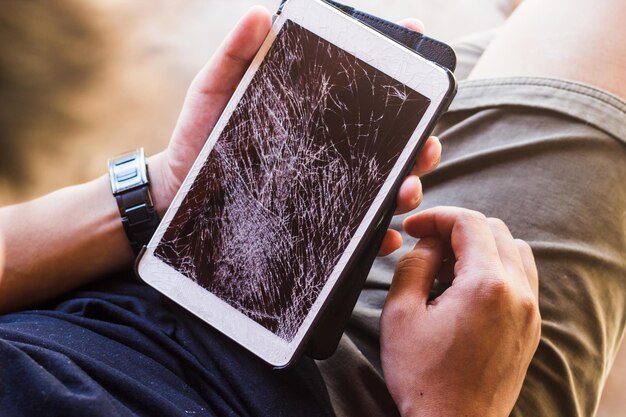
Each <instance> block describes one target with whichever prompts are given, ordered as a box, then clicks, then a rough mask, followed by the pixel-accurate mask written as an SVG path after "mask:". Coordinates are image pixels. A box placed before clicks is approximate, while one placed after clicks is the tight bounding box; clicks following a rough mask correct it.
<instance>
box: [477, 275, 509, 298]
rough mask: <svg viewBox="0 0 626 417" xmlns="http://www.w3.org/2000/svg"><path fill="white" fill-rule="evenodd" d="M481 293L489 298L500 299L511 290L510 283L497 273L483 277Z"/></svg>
mask: <svg viewBox="0 0 626 417" xmlns="http://www.w3.org/2000/svg"><path fill="white" fill-rule="evenodd" d="M482 287H483V288H482V291H483V295H484V297H485V298H487V299H489V300H502V299H503V298H505V297H506V296H508V295H509V293H510V292H511V288H510V284H509V283H508V282H507V281H506V280H505V279H504V278H503V277H502V276H501V275H499V274H491V275H488V276H487V277H485V278H483V286H482Z"/></svg>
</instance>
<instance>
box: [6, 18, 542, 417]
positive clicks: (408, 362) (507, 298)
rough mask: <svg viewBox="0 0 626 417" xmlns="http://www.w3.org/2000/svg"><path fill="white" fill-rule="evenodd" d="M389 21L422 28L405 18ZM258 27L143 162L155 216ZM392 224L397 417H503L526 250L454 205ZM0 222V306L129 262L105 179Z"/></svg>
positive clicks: (404, 206)
mask: <svg viewBox="0 0 626 417" xmlns="http://www.w3.org/2000/svg"><path fill="white" fill-rule="evenodd" d="M402 24H404V25H405V26H407V27H410V28H412V29H415V30H420V31H421V30H423V25H422V24H421V22H419V21H417V20H414V19H409V20H405V21H403V22H402ZM269 28H270V15H269V14H268V12H267V11H265V10H264V9H261V8H253V9H251V10H250V11H249V12H248V13H247V14H246V15H245V16H244V17H243V18H242V19H241V21H240V22H239V23H238V25H237V26H236V27H235V29H234V30H233V31H232V32H231V34H230V35H229V36H228V37H227V39H226V40H225V41H224V43H223V44H222V46H221V48H220V49H219V51H218V52H217V53H216V54H215V56H214V57H213V58H212V59H211V60H210V61H209V63H208V64H207V65H206V66H205V67H204V68H203V69H202V70H201V71H200V73H199V74H198V75H197V77H196V78H195V79H194V81H193V83H192V85H191V87H190V89H189V92H188V94H187V97H186V99H185V103H184V106H183V109H182V112H181V115H180V117H179V120H178V123H177V125H176V128H175V130H174V133H173V136H172V139H171V142H170V144H169V146H168V148H167V149H166V150H165V151H163V152H162V153H160V154H157V155H155V156H154V157H152V158H150V160H149V175H150V178H151V182H152V184H151V190H152V195H153V199H154V202H155V206H156V207H157V210H158V211H159V212H160V213H161V214H163V212H164V211H165V210H166V208H167V207H168V206H169V204H170V202H171V200H172V198H173V196H174V195H175V193H176V191H177V190H178V188H179V187H180V184H181V182H182V181H183V179H184V177H185V175H186V173H187V172H188V170H189V168H190V167H191V165H192V163H193V161H194V160H195V157H196V155H197V154H198V152H199V150H200V148H201V147H202V145H203V144H204V141H205V140H206V138H207V137H208V135H209V134H210V132H211V130H212V129H213V127H214V126H215V123H216V121H217V119H218V117H219V116H220V114H221V113H222V111H223V109H224V107H225V105H226V103H227V101H228V99H229V98H230V96H231V95H232V93H233V91H234V89H235V88H236V86H237V84H238V83H239V81H240V79H241V77H242V75H243V73H244V72H245V70H246V68H247V67H248V65H249V63H250V62H251V60H252V58H253V56H254V55H255V53H256V51H257V50H258V48H259V46H260V45H261V42H262V41H263V39H264V38H265V35H266V34H267V32H268V30H269ZM440 156H441V144H440V143H439V141H438V139H437V138H434V137H431V138H429V139H428V141H427V143H426V144H425V147H424V150H423V152H422V154H421V156H420V157H419V160H418V161H417V162H416V164H415V167H414V168H413V171H412V173H411V174H410V175H409V176H408V177H407V178H406V179H405V180H404V182H403V184H402V186H401V188H400V190H399V193H398V196H397V213H404V212H407V211H409V210H412V209H414V208H415V207H417V206H418V205H419V203H420V202H421V199H422V188H421V183H420V181H419V176H420V175H422V174H424V173H426V172H429V171H431V170H432V169H434V168H435V167H436V166H437V164H438V163H439V160H440ZM405 228H406V230H407V232H408V233H409V234H411V235H413V236H415V237H420V238H422V239H421V240H420V242H419V243H418V245H417V246H416V247H415V249H414V250H413V251H412V252H410V253H409V254H408V255H406V256H405V257H404V258H402V261H401V262H400V263H399V265H398V269H397V271H396V274H395V276H394V280H393V284H392V287H391V290H390V293H389V297H388V300H387V302H386V304H385V308H384V310H383V315H382V318H381V359H382V364H383V370H384V374H385V378H386V381H387V384H388V387H389V390H390V392H391V395H392V396H393V398H394V400H395V401H396V403H397V405H398V407H399V409H400V410H401V412H402V414H403V415H404V416H418V415H419V416H458V415H466V416H505V415H508V412H509V411H510V410H511V408H512V406H513V404H514V402H515V399H516V398H517V395H518V394H519V390H520V387H521V384H522V381H523V379H524V375H525V373H526V369H527V367H528V364H529V362H530V358H531V357H532V354H533V352H534V350H535V349H536V346H537V343H538V339H539V331H540V330H539V312H538V307H537V272H536V268H535V266H534V260H533V258H532V253H531V252H530V248H529V247H528V245H526V244H525V243H523V242H521V241H516V240H514V239H513V238H512V237H511V235H510V233H509V232H508V229H506V226H504V224H503V223H502V222H499V221H497V220H495V219H486V218H485V217H484V216H482V215H480V214H478V213H474V212H469V211H467V210H463V209H458V208H438V209H431V210H428V211H426V212H423V213H421V214H418V215H416V216H412V217H410V218H408V219H407V220H406V222H405ZM0 230H1V231H2V232H3V234H4V236H5V238H6V242H8V243H7V246H6V264H5V265H4V275H2V278H1V279H0V312H8V311H12V310H17V309H23V308H27V307H29V306H34V305H37V304H39V303H41V302H42V301H45V300H47V299H49V298H51V297H54V296H56V295H60V294H62V293H64V292H67V291H69V290H71V289H73V288H76V287H78V286H81V285H83V284H86V283H88V282H91V281H93V280H95V279H98V278H100V277H102V276H103V275H104V274H106V273H110V272H114V271H117V270H120V269H122V268H128V267H130V266H131V264H132V261H133V256H132V253H131V250H130V248H129V246H128V242H127V241H126V237H125V235H124V232H123V229H122V227H121V224H120V219H119V213H118V210H117V205H116V203H115V200H114V198H113V197H112V196H111V192H110V189H109V184H108V179H107V177H105V176H103V177H100V178H98V179H96V180H94V181H91V182H89V183H86V184H81V185H77V186H74V187H70V188H66V189H63V190H59V191H57V192H55V193H52V194H49V195H47V196H44V197H42V198H40V199H38V200H34V201H32V202H29V203H25V204H20V205H16V206H11V207H5V208H2V209H0ZM401 243H402V239H401V237H400V234H399V233H398V232H395V231H388V233H387V235H386V237H385V240H384V242H383V245H382V247H381V249H380V254H381V255H385V254H388V253H391V252H393V251H394V250H396V249H398V248H399V247H400V245H401ZM444 247H451V248H452V251H453V253H454V255H455V259H456V265H455V277H454V280H453V282H452V284H453V285H452V287H451V288H450V289H449V290H447V291H446V292H445V293H444V295H442V296H441V297H439V298H438V299H437V300H436V301H435V302H432V303H429V302H427V294H428V290H429V289H430V286H431V285H432V282H433V280H434V276H435V273H436V272H437V270H438V268H439V266H440V264H441V261H442V257H443V255H442V253H443V248H444ZM0 267H2V254H1V251H0ZM0 271H2V268H0ZM494 340H497V341H498V342H497V343H494ZM468 346H470V347H471V349H468ZM416 357H419V358H420V360H419V361H418V360H416Z"/></svg>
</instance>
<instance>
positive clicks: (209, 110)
mask: <svg viewBox="0 0 626 417" xmlns="http://www.w3.org/2000/svg"><path fill="white" fill-rule="evenodd" d="M400 24H402V25H403V26H405V27H407V28H409V29H412V30H416V31H419V32H421V31H423V25H422V23H421V22H419V21H418V20H415V19H405V20H403V21H401V22H400ZM270 27H271V16H270V13H269V12H268V11H267V10H265V9H264V8H262V7H253V8H251V9H250V10H249V11H248V13H246V14H245V15H244V16H243V17H242V18H241V20H240V21H239V22H238V23H237V25H236V26H235V28H234V29H233V30H232V31H231V33H230V34H229V35H228V36H227V38H226V39H225V40H224V42H223V43H222V45H221V47H220V48H219V50H218V51H217V52H216V53H215V55H214V56H213V57H212V58H211V59H210V60H209V62H208V63H207V64H206V65H205V66H204V67H203V68H202V70H201V71H200V72H199V73H198V75H197V76H196V77H195V79H194V80H193V82H192V84H191V86H190V88H189V91H188V92H187V96H186V98H185V103H184V105H183V109H182V111H181V113H180V116H179V118H178V122H177V124H176V128H175V130H174V133H173V135H172V139H171V141H170V144H169V146H168V148H167V149H166V150H165V151H164V152H161V153H160V154H157V155H155V156H153V157H151V158H150V160H149V171H150V178H151V182H152V196H153V199H154V202H155V207H156V208H157V210H158V211H159V214H160V215H161V216H162V215H163V213H164V212H165V210H166V209H167V207H168V206H169V205H170V203H171V201H172V199H173V198H174V195H175V194H176V192H177V191H178V189H179V188H180V185H181V184H182V182H183V180H184V179H185V176H186V175H187V173H188V171H189V169H190V168H191V166H192V165H193V162H194V161H195V159H196V157H197V156H198V154H199V152H200V149H201V148H202V146H203V145H204V143H205V141H206V139H207V138H208V136H209V134H210V133H211V131H212V130H213V128H214V126H215V124H216V122H217V120H218V119H219V117H220V115H221V114H222V111H223V110H224V108H225V107H226V104H227V103H228V101H229V100H230V97H231V96H232V94H233V92H234V91H235V89H236V88H237V85H238V84H239V82H240V80H241V78H242V76H243V75H244V73H245V72H246V70H247V68H248V66H249V65H250V63H251V62H252V59H253V58H254V56H255V55H256V53H257V51H258V49H259V47H260V46H261V44H262V42H263V40H264V39H265V37H266V36H267V33H268V31H269V30H270ZM440 157H441V143H440V142H439V140H438V139H437V138H436V137H430V138H429V139H428V140H427V142H426V143H425V145H424V147H423V149H422V152H421V153H420V157H419V159H418V160H417V161H416V163H415V166H414V168H413V170H412V172H411V174H410V175H409V176H408V177H407V178H406V179H405V180H404V182H403V184H402V186H401V187H400V190H399V192H398V197H397V203H396V205H397V209H396V214H402V213H406V212H409V211H411V210H413V209H415V208H416V207H417V206H418V205H419V203H420V202H421V200H422V185H421V183H420V180H419V176H420V175H423V174H425V173H427V172H430V171H432V170H433V169H435V168H436V167H437V165H438V163H439V159H440ZM401 245H402V237H401V235H400V233H399V232H398V231H396V230H388V231H387V234H386V236H385V239H384V240H383V243H382V245H381V248H380V251H379V256H385V255H388V254H390V253H392V252H394V251H395V250H397V249H399V248H400V246H401Z"/></svg>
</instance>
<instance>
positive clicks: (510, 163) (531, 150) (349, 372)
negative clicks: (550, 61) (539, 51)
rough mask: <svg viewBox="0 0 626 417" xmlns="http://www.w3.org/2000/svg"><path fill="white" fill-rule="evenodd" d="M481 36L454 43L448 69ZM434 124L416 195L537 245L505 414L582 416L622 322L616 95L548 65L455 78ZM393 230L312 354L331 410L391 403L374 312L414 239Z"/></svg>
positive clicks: (622, 172) (624, 254)
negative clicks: (320, 351) (350, 309)
mask: <svg viewBox="0 0 626 417" xmlns="http://www.w3.org/2000/svg"><path fill="white" fill-rule="evenodd" d="M490 38H491V34H484V35H480V36H477V37H474V38H469V39H467V40H466V41H463V42H461V43H459V44H458V45H456V46H455V49H456V50H457V54H458V56H459V68H458V70H457V77H458V78H464V77H465V76H466V75H467V74H468V73H469V71H470V70H471V67H472V66H473V64H474V63H475V62H476V60H477V59H478V58H479V57H480V54H481V53H482V51H483V50H484V47H485V46H486V44H487V43H488V41H489V39H490ZM435 133H436V134H437V135H439V137H440V138H441V141H442V144H443V159H442V163H441V165H440V167H439V168H438V169H437V170H436V171H435V172H433V173H432V174H429V175H427V176H425V177H424V178H423V184H424V202H423V203H422V205H421V207H420V209H424V208H429V207H433V206H437V205H454V206H461V207H466V208H470V209H474V210H478V211H481V212H483V213H485V214H486V215H487V216H493V217H498V218H501V219H502V220H504V221H505V222H506V223H507V225H508V226H509V227H510V229H511V231H512V233H513V235H514V236H515V237H519V238H522V239H525V240H526V241H528V242H529V243H530V245H531V246H532V248H533V252H534V254H535V257H536V259H537V264H538V268H539V281H540V282H539V284H540V296H539V302H540V308H541V314H542V337H541V343H540V345H539V348H538V350H537V353H536V354H535V357H534V358H533V361H532V363H531V365H530V369H529V371H528V375H527V377H526V381H525V383H524V386H523V389H522V392H521V395H520V397H519V400H518V402H517V404H516V406H515V408H514V410H513V413H512V415H513V416H528V417H530V416H533V417H534V416H567V417H576V416H592V415H593V414H594V413H595V410H596V408H597V405H598V402H599V399H600V394H601V389H602V386H603V383H604V381H605V379H606V377H607V375H608V373H609V370H610V367H611V364H612V362H613V359H614V357H615V355H616V353H617V350H618V348H619V345H620V342H621V340H622V337H623V334H624V326H625V322H626V103H624V102H623V101H622V100H620V99H618V98H616V97H614V96H612V95H610V94H608V93H605V92H603V91H600V90H597V89H594V88H591V87H588V86H584V85H581V84H577V83H572V82H568V81H563V80H556V79H545V78H521V77H515V78H500V79H489V80H473V81H461V82H460V85H459V92H458V95H457V97H456V98H455V100H454V102H453V104H452V106H451V107H450V111H449V112H448V113H447V114H446V115H445V116H444V117H443V118H442V120H441V121H440V123H439V125H438V127H437V129H436V132H435ZM402 219H403V218H401V217H399V218H396V219H395V220H394V222H393V224H392V226H393V227H394V228H396V229H398V230H400V229H401V222H402ZM404 238H405V247H403V249H402V250H400V251H399V252H398V253H397V254H394V255H392V256H389V257H387V258H382V259H379V260H378V261H377V262H376V263H375V265H374V267H373V269H372V271H371V273H370V276H369V278H368V282H367V286H366V288H365V289H364V291H363V292H362V294H361V298H360V300H359V303H358V305H357V307H356V309H355V311H354V313H353V316H352V319H351V322H350V325H349V328H348V329H347V331H346V332H345V335H344V337H343V339H342V341H341V344H340V347H339V349H338V351H337V352H336V354H335V355H334V356H333V357H332V358H330V359H329V360H326V361H320V362H318V366H319V368H320V370H321V372H322V375H323V377H324V380H325V381H326V384H327V386H328V389H329V393H330V396H331V399H332V402H333V407H334V408H335V411H336V413H337V415H338V416H394V415H397V414H398V412H397V410H396V408H395V406H394V403H393V401H392V400H391V397H390V396H389V393H388V392H387V390H386V387H385V384H384V381H383V379H382V373H381V369H380V360H379V342H378V334H379V333H378V320H379V317H380V313H381V308H382V305H383V302H384V299H385V296H386V292H387V288H388V286H389V283H390V280H391V277H392V274H393V270H394V266H395V264H396V262H397V261H398V258H399V257H400V256H401V255H402V254H403V253H405V252H406V251H407V250H408V249H409V248H410V247H411V246H412V245H413V244H414V243H415V240H414V239H412V238H410V237H408V236H406V235H405V236H404ZM416 360H419V357H418V358H416Z"/></svg>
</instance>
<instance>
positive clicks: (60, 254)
mask: <svg viewBox="0 0 626 417" xmlns="http://www.w3.org/2000/svg"><path fill="white" fill-rule="evenodd" d="M0 231H1V233H2V234H3V235H4V241H5V251H6V252H5V268H4V274H3V275H2V278H1V279H0V312H7V311H11V310H16V309H21V308H26V307H31V306H34V305H36V304H38V303H40V302H42V301H44V300H46V299H49V298H51V297H54V296H57V295H60V294H62V293H64V292H66V291H68V290H71V289H73V288H76V287H78V286H80V285H83V284H85V283H88V282H90V281H93V280H95V279H96V278H98V277H100V276H102V275H104V274H106V273H108V272H112V271H115V270H118V269H120V268H123V267H127V266H130V265H131V263H132V260H133V254H132V251H131V249H130V246H129V244H128V241H127V239H126V235H125V234H124V230H123V228H122V225H121V222H120V214H119V211H118V209H117V205H116V202H115V198H114V197H113V196H112V194H111V190H110V186H109V183H108V178H107V177H106V176H102V177H100V178H98V179H96V180H94V181H91V182H88V183H85V184H81V185H76V186H73V187H68V188H64V189H62V190H59V191H56V192H54V193H52V194H48V195H46V196H44V197H41V198H39V199H36V200H33V201H30V202H28V203H24V204H18V205H14V206H9V207H5V208H2V209H0Z"/></svg>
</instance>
